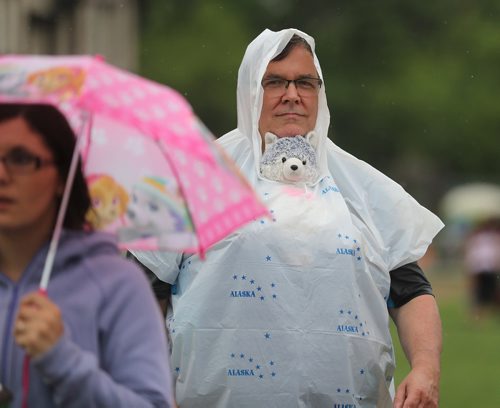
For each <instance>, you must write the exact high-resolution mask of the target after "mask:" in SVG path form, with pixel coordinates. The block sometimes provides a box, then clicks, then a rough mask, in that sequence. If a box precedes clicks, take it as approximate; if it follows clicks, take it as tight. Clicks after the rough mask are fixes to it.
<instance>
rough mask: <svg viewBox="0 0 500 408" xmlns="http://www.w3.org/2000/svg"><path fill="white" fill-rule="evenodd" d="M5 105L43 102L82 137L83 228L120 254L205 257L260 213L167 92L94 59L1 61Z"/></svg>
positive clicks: (179, 100) (183, 106) (0, 95)
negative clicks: (86, 193) (107, 234)
mask: <svg viewBox="0 0 500 408" xmlns="http://www.w3.org/2000/svg"><path fill="white" fill-rule="evenodd" d="M7 102H23V103H33V102H37V103H40V102H42V103H49V104H53V105H55V106H56V107H58V108H59V109H60V110H61V111H62V112H63V113H64V114H65V115H66V117H67V118H68V120H69V122H70V124H71V125H72V127H73V129H74V130H75V133H76V134H77V135H79V143H78V145H79V149H77V150H78V151H79V152H80V154H81V156H82V159H83V163H84V171H85V174H86V176H87V181H88V185H89V190H90V193H91V198H92V202H93V211H91V212H90V213H89V214H88V220H89V222H90V223H91V224H92V225H93V226H94V228H96V229H102V230H106V231H111V232H116V233H117V235H118V237H119V241H120V242H121V246H122V247H124V248H128V249H140V250H155V249H166V250H175V251H187V252H198V253H200V255H201V256H203V254H204V252H205V250H206V249H207V248H208V247H210V246H211V245H212V244H214V243H215V242H217V241H218V240H220V239H221V238H223V237H225V236H226V235H228V234H230V233H231V232H233V231H234V230H235V229H237V228H238V227H240V226H242V225H243V224H245V223H247V222H249V221H251V220H254V219H256V218H259V217H261V216H263V215H266V214H267V210H266V209H265V207H264V206H263V205H262V204H261V203H260V202H259V201H258V200H257V198H256V196H255V195H254V193H253V191H252V190H251V188H250V187H249V185H248V184H246V183H245V181H244V180H243V177H241V176H239V174H238V173H237V170H235V167H234V165H233V164H232V163H231V162H230V161H229V160H228V159H227V158H226V157H225V155H224V154H223V153H222V152H221V151H220V150H219V149H218V148H217V147H216V145H215V144H214V143H213V137H212V136H211V134H210V133H209V132H208V131H207V130H206V128H205V127H204V126H203V124H202V123H201V122H200V121H199V120H198V119H197V117H196V116H195V115H194V113H193V111H192V109H191V107H190V105H189V104H188V103H187V102H186V101H185V99H184V98H183V97H182V96H181V95H179V93H177V92H176V91H174V90H173V89H171V88H169V87H167V86H164V85H160V84H158V83H155V82H152V81H149V80H147V79H145V78H142V77H139V76H137V75H134V74H132V73H129V72H126V71H123V70H121V69H118V68H116V67H114V66H111V65H109V64H107V63H105V62H104V61H103V60H102V58H99V57H89V56H3V57H0V103H7ZM76 157H77V155H76V154H75V158H76ZM75 163H76V160H75ZM75 168H76V167H75ZM235 172H236V173H235ZM70 176H71V173H70ZM67 184H70V183H67ZM67 190H69V188H67ZM63 204H64V197H63ZM61 218H62V217H61ZM61 223H62V220H61ZM57 228H58V227H57V226H56V231H55V234H54V235H55V236H56V238H58V230H57ZM59 228H60V227H59ZM55 241H56V242H55V244H54V246H55V248H56V247H57V239H55ZM55 248H54V252H55ZM52 256H53V255H52ZM48 261H50V259H49V258H48ZM48 263H49V264H50V262H48ZM47 268H49V269H50V267H47ZM46 280H48V276H47V277H46ZM44 286H46V282H45V283H44V284H42V288H44Z"/></svg>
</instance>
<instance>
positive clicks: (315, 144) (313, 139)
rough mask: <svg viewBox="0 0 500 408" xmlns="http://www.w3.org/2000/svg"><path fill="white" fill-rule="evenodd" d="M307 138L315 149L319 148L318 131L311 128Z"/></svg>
mask: <svg viewBox="0 0 500 408" xmlns="http://www.w3.org/2000/svg"><path fill="white" fill-rule="evenodd" d="M306 140H307V141H308V142H309V143H310V144H311V146H312V147H314V150H317V149H318V144H319V135H318V134H317V133H316V132H314V131H312V130H311V131H310V132H309V133H308V134H307V135H306Z"/></svg>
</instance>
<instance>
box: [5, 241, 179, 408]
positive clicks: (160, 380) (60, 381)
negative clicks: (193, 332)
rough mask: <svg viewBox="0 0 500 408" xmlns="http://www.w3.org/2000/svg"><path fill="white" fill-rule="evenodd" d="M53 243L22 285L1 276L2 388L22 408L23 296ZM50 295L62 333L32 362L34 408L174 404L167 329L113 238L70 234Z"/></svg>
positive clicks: (35, 261) (142, 280) (31, 287)
mask: <svg viewBox="0 0 500 408" xmlns="http://www.w3.org/2000/svg"><path fill="white" fill-rule="evenodd" d="M47 249H48V245H45V246H44V247H43V248H42V249H41V250H40V251H39V252H38V253H37V254H36V256H35V257H34V258H33V259H32V261H31V263H30V264H29V265H28V267H27V269H26V270H25V272H24V274H23V276H22V278H21V280H20V281H18V282H16V283H14V282H12V281H11V280H10V279H8V278H7V277H6V276H5V275H4V274H2V273H1V271H0V329H1V332H0V333H1V337H0V370H1V371H0V383H2V384H4V386H6V387H7V388H9V389H10V390H11V391H12V393H13V395H14V400H13V402H12V403H11V405H10V406H11V407H12V408H17V407H20V406H21V399H22V364H23V359H24V355H25V354H24V352H23V350H22V349H21V348H19V347H18V346H17V344H15V342H14V336H13V323H14V320H15V316H16V312H17V308H18V305H19V301H20V299H21V298H22V297H23V296H24V295H25V294H27V293H29V292H33V291H36V290H37V288H38V284H39V282H40V277H41V274H42V269H43V265H44V262H45V257H46V254H47ZM48 296H49V298H50V299H51V300H52V301H53V302H55V303H56V304H57V305H58V307H59V308H60V310H61V312H62V317H63V321H64V334H63V336H62V337H61V338H60V340H59V341H58V342H57V343H56V345H55V346H54V347H53V348H51V349H50V350H49V351H48V352H46V353H45V354H43V355H42V356H39V357H37V358H34V359H32V360H31V364H30V374H29V381H30V384H29V399H28V406H29V407H30V408H35V407H36V408H49V407H65V408H66V407H68V408H69V407H82V408H83V407H85V408H90V407H134V408H139V407H170V406H173V405H172V390H171V388H172V387H171V374H170V367H169V362H168V354H167V353H168V351H167V350H168V348H167V343H166V338H165V329H164V326H163V323H162V319H161V315H160V312H159V308H158V306H157V304H156V302H155V300H154V296H153V294H152V291H151V289H150V287H149V284H148V281H147V279H146V277H145V275H144V273H143V272H142V271H141V270H140V269H138V268H137V267H136V266H135V265H133V264H132V263H130V262H128V261H126V260H125V259H122V257H121V256H120V255H119V252H118V249H117V247H116V244H115V242H114V239H113V238H112V237H111V236H109V235H108V234H103V233H85V232H77V231H71V232H70V231H64V232H63V234H62V236H61V241H60V244H59V249H58V252H57V256H56V259H55V263H54V269H53V273H52V278H51V281H50V283H49V286H48Z"/></svg>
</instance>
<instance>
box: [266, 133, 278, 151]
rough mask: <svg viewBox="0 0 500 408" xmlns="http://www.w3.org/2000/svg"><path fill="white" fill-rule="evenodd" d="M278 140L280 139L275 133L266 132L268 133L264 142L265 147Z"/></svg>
mask: <svg viewBox="0 0 500 408" xmlns="http://www.w3.org/2000/svg"><path fill="white" fill-rule="evenodd" d="M277 140H278V136H276V135H275V134H274V133H271V132H266V134H265V136H264V144H265V146H264V147H267V146H269V145H271V144H273V143H274V142H276V141H277Z"/></svg>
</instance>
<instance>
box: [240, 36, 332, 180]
mask: <svg viewBox="0 0 500 408" xmlns="http://www.w3.org/2000/svg"><path fill="white" fill-rule="evenodd" d="M294 34H297V35H298V36H300V37H302V38H304V39H305V40H306V41H307V43H308V44H309V46H310V47H311V50H312V51H313V57H314V65H315V67H316V70H317V72H318V75H319V77H320V78H321V79H322V80H323V74H322V71H321V67H320V65H319V61H318V58H317V57H316V54H315V52H314V49H315V43H314V39H313V38H312V37H311V36H309V35H307V34H306V33H304V32H302V31H300V30H297V29H294V28H290V29H286V30H281V31H278V32H274V31H271V30H268V29H266V30H264V31H263V32H262V33H261V34H260V35H259V36H258V37H257V38H256V39H255V40H254V41H252V42H251V43H250V45H249V46H248V48H247V50H246V52H245V55H244V57H243V61H242V63H241V66H240V69H239V72H238V90H237V99H238V130H239V131H240V132H241V133H242V134H243V135H246V136H247V137H248V138H249V139H250V143H251V145H252V152H253V156H254V158H255V170H256V172H257V174H259V169H258V164H259V161H260V157H261V154H262V153H261V152H262V141H261V137H260V134H259V127H258V124H259V118H260V114H261V110H262V96H263V91H264V90H263V89H262V85H261V81H262V77H263V76H264V73H265V72H266V69H267V66H268V64H269V62H270V61H271V60H272V59H273V58H274V57H276V56H277V55H279V54H280V53H281V51H283V49H284V48H285V47H286V45H287V44H288V42H289V41H290V39H291V38H292V37H293V35H294ZM323 84H324V80H323ZM329 124H330V112H329V110H328V106H327V102H326V93H325V86H324V85H323V86H322V87H321V88H320V91H319V100H318V119H317V122H316V127H315V128H314V131H315V132H316V133H317V134H318V135H319V136H320V142H319V144H318V149H317V158H318V169H319V172H320V174H325V173H326V169H327V164H326V154H325V153H326V152H325V143H326V141H327V138H328V135H327V134H328V126H329ZM303 136H304V135H303Z"/></svg>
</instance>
